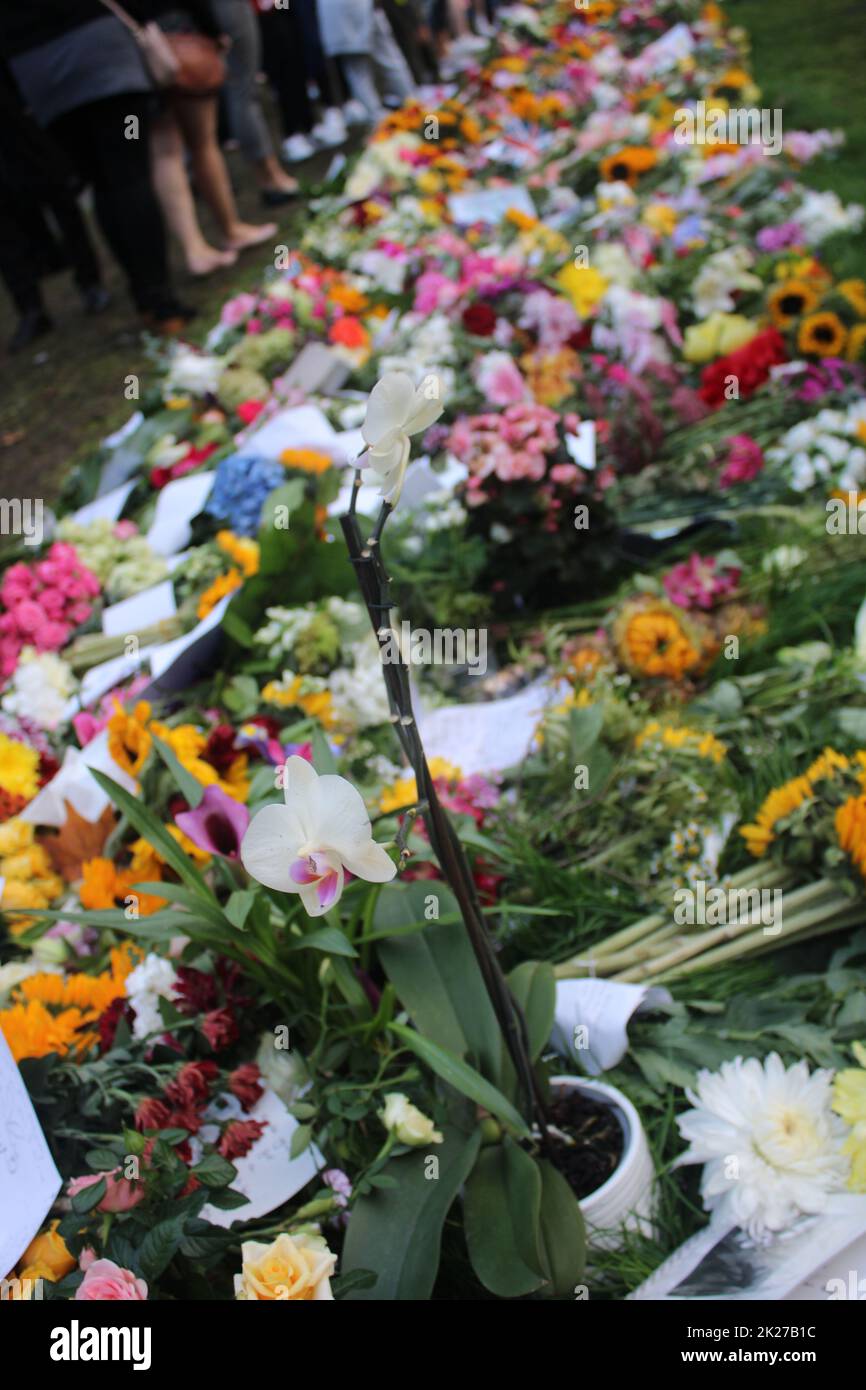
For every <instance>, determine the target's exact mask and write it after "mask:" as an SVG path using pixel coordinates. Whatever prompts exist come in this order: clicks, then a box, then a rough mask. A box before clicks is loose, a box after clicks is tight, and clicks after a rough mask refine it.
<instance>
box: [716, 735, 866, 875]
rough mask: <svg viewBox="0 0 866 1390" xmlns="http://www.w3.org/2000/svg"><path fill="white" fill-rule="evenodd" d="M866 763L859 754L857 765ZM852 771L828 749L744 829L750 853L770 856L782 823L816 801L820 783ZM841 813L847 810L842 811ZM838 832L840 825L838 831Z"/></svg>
mask: <svg viewBox="0 0 866 1390" xmlns="http://www.w3.org/2000/svg"><path fill="white" fill-rule="evenodd" d="M864 759H866V754H863V753H858V754H857V755H856V759H855V761H856V762H859V764H860V766H861V767H866V761H864ZM850 767H851V762H850V760H849V759H848V758H846V757H845V756H844V754H842V753H837V752H836V750H835V749H834V748H825V749H824V751H823V753H821V754H820V756H819V757H817V758H816V759H815V761H814V762H813V763H812V764H811V766H810V767H809V768H807V769H806V772H805V773H804V774H803V776H801V777H792V778H791V779H790V781H788V782H784V783H783V784H782V786H781V787H774V788H773V790H772V791H771V792H770V793H769V795H768V796H767V797H766V798H765V799H764V801H763V803H762V805H761V807H760V810H759V811H758V814H757V815H756V816H755V819H754V821H753V822H752V823H751V824H750V825H743V826H741V827H740V834H741V835H742V836H743V839H744V840H745V841H746V847H747V848H748V851H749V853H750V854H753V855H754V856H755V858H756V859H757V858H760V857H761V855H763V854H766V852H767V850H768V849H769V847H770V845H771V844H772V843H773V841H774V840H775V838H776V826H777V825H778V823H779V821H781V820H784V818H785V817H786V816H790V815H791V813H792V812H793V811H796V810H797V808H798V807H799V806H802V805H803V803H804V802H806V801H812V800H814V797H815V784H816V783H817V782H820V781H822V780H823V779H824V778H829V777H833V776H835V774H836V773H837V772H846V771H848V769H849V768H850ZM861 777H862V774H861ZM840 810H844V807H840ZM838 828H839V827H838V821H837V830H838ZM843 848H844V846H843Z"/></svg>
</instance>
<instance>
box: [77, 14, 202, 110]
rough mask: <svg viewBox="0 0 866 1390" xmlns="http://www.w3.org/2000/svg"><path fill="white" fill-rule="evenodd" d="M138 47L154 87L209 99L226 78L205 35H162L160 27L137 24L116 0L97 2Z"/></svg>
mask: <svg viewBox="0 0 866 1390" xmlns="http://www.w3.org/2000/svg"><path fill="white" fill-rule="evenodd" d="M100 3H101V4H102V5H104V6H105V8H106V9H107V10H110V11H111V13H112V14H113V15H114V16H115V17H116V18H117V19H119V20H120V22H121V24H123V25H125V26H126V28H127V29H128V30H129V32H130V33H131V34H132V37H133V38H134V39H135V42H136V43H137V44H138V47H139V50H140V52H141V56H142V58H143V60H144V65H145V67H146V68H147V70H148V72H149V73H150V76H151V77H152V79H153V82H154V84H155V86H157V87H160V88H161V89H162V90H163V91H168V92H176V93H177V94H178V95H179V96H187V97H209V96H213V94H214V93H215V92H218V91H219V89H220V87H221V86H222V85H223V82H224V81H225V76H226V66H225V62H224V61H223V56H222V54H221V52H220V48H219V44H218V43H216V42H215V41H214V40H213V39H210V38H208V37H207V35H206V34H197V33H189V34H183V33H180V34H175V33H165V32H164V31H163V30H162V29H160V27H159V25H158V24H156V23H154V22H151V23H150V24H144V25H142V24H138V23H137V22H136V21H135V20H134V19H133V17H132V15H131V14H128V13H127V11H126V10H125V9H124V8H123V6H122V5H119V4H118V3H117V0H100Z"/></svg>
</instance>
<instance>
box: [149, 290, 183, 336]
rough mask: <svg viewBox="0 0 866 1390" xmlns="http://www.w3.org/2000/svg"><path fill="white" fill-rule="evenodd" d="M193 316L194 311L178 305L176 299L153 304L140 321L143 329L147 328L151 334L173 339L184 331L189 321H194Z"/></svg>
mask: <svg viewBox="0 0 866 1390" xmlns="http://www.w3.org/2000/svg"><path fill="white" fill-rule="evenodd" d="M195 316H196V310H195V309H190V308H189V307H188V306H187V305H185V304H180V303H178V301H177V300H176V299H165V300H162V301H160V302H159V303H156V304H154V305H153V307H152V308H151V309H146V310H145V311H144V312H143V313H142V315H141V319H142V323H143V324H144V326H145V328H149V329H150V330H151V332H153V333H159V334H161V335H162V336H163V337H166V338H174V337H177V336H178V334H180V333H182V332H183V331H184V329H185V328H186V325H187V324H188V323H189V321H190V319H194V318H195Z"/></svg>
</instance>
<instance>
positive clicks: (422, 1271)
mask: <svg viewBox="0 0 866 1390" xmlns="http://www.w3.org/2000/svg"><path fill="white" fill-rule="evenodd" d="M480 1143H481V1132H480V1130H478V1129H475V1130H473V1131H472V1133H471V1134H465V1133H464V1132H463V1131H462V1130H459V1129H457V1128H455V1127H454V1126H452V1125H445V1126H443V1142H442V1143H441V1144H436V1145H432V1146H431V1148H433V1149H434V1150H435V1158H436V1160H437V1163H438V1176H437V1177H435V1178H434V1177H431V1176H429V1173H430V1168H429V1159H430V1157H431V1155H430V1154H426V1153H423V1152H421V1151H420V1150H418V1149H413V1150H412V1151H411V1152H410V1153H407V1154H403V1155H401V1157H400V1158H392V1159H391V1160H390V1161H389V1162H388V1163H387V1164H386V1165H385V1168H384V1169H383V1172H384V1173H385V1174H386V1175H387V1176H392V1177H394V1178H396V1179H397V1186H396V1187H394V1188H388V1189H386V1190H381V1189H380V1190H378V1191H373V1192H371V1193H370V1195H369V1196H365V1197H361V1198H360V1199H359V1200H358V1201H356V1202H355V1204H354V1205H353V1207H352V1213H351V1216H350V1217H349V1229H348V1231H347V1232H346V1240H345V1244H344V1246H343V1258H342V1261H341V1270H342V1276H343V1277H344V1278H345V1276H347V1275H350V1274H354V1273H355V1272H356V1271H360V1270H364V1271H366V1270H373V1272H374V1273H375V1274H376V1276H377V1278H376V1282H375V1284H373V1285H372V1286H370V1285H365V1286H361V1285H358V1284H356V1285H355V1286H354V1287H350V1288H349V1289H347V1290H346V1292H345V1294H344V1297H345V1298H347V1299H353V1300H365V1301H374V1302H389V1303H390V1302H395V1301H404V1300H405V1301H408V1300H413V1299H415V1300H427V1299H429V1297H430V1294H431V1293H432V1291H433V1285H434V1283H435V1280H436V1273H437V1270H438V1267H439V1248H440V1245H441V1241H442V1227H443V1225H444V1222H445V1217H446V1216H447V1215H448V1212H449V1210H450V1207H451V1204H452V1202H453V1201H454V1199H455V1197H456V1196H457V1194H458V1192H459V1191H460V1188H461V1187H462V1186H463V1183H464V1182H465V1181H466V1178H467V1177H468V1175H469V1173H470V1171H471V1169H472V1165H473V1163H474V1162H475V1157H476V1154H477V1153H478V1147H479V1145H480Z"/></svg>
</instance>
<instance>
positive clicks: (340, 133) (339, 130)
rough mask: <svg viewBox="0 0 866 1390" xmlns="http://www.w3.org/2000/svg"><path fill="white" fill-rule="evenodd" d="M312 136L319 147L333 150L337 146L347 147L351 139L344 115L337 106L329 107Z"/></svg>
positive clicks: (313, 130)
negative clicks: (322, 146) (347, 142)
mask: <svg viewBox="0 0 866 1390" xmlns="http://www.w3.org/2000/svg"><path fill="white" fill-rule="evenodd" d="M310 135H311V136H312V138H313V139H314V140H315V141H316V144H318V145H324V147H325V149H328V150H333V149H335V148H336V146H337V145H345V143H346V141H347V140H348V138H349V132H348V131H347V129H346V122H345V121H344V119H343V113H342V111H340V110H339V109H338V108H337V107H336V106H329V107H328V109H327V111H326V112H325V114H324V116H323V117H322V119H321V120H320V121H319V124H318V125H314V126H313V129H312V130H311V131H310Z"/></svg>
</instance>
